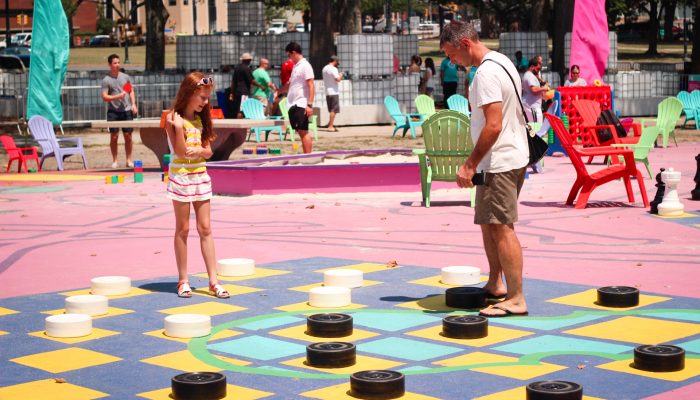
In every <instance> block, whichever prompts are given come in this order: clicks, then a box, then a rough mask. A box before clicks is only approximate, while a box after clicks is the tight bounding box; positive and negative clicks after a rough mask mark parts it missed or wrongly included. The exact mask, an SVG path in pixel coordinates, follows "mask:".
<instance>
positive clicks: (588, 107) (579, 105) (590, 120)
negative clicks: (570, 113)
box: [572, 99, 642, 146]
mask: <svg viewBox="0 0 700 400" xmlns="http://www.w3.org/2000/svg"><path fill="white" fill-rule="evenodd" d="M572 103H573V105H574V107H575V108H576V111H578V113H579V114H580V115H581V118H583V130H584V132H585V134H586V135H589V136H590V142H592V143H593V144H594V145H595V146H607V145H610V144H612V143H637V142H638V141H639V136H641V134H642V127H641V124H639V123H634V122H633V123H627V124H622V127H623V128H625V131H629V130H630V129H632V132H633V133H634V136H631V135H628V136H626V137H619V136H618V135H617V130H616V129H615V126H614V125H609V124H605V125H599V124H598V117H599V116H600V103H598V102H597V101H594V100H584V99H578V100H574V101H573V102H572ZM602 129H609V130H610V132H611V133H612V139H610V140H606V141H600V140H599V138H598V135H597V131H599V130H602ZM587 143H588V141H587V140H584V144H587Z"/></svg>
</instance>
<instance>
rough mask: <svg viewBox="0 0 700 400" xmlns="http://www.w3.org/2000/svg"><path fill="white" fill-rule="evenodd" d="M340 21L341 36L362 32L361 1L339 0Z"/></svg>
mask: <svg viewBox="0 0 700 400" xmlns="http://www.w3.org/2000/svg"><path fill="white" fill-rule="evenodd" d="M338 8H339V9H340V19H339V20H338V28H339V29H338V31H339V32H340V34H341V35H355V34H358V33H361V32H362V12H361V10H360V0H339V1H338Z"/></svg>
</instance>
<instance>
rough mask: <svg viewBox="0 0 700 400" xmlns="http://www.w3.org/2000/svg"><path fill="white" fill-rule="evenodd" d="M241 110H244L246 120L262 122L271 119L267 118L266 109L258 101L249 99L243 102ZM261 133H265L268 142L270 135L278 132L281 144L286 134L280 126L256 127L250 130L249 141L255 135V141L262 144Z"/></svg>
mask: <svg viewBox="0 0 700 400" xmlns="http://www.w3.org/2000/svg"><path fill="white" fill-rule="evenodd" d="M241 109H242V110H243V115H245V118H246V119H255V120H260V119H269V118H268V117H266V116H265V108H264V106H263V105H262V103H261V102H260V101H258V100H257V99H251V98H249V99H247V100H246V101H244V102H243V104H242V105H241ZM260 131H263V132H265V141H266V142H267V138H268V136H269V135H270V132H275V131H276V132H277V133H279V135H280V142H281V141H282V139H283V137H284V134H283V132H282V126H279V125H270V126H256V127H253V128H250V133H248V140H250V135H252V134H253V133H255V141H256V142H258V143H260Z"/></svg>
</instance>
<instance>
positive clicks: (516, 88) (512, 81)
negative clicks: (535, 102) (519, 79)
mask: <svg viewBox="0 0 700 400" xmlns="http://www.w3.org/2000/svg"><path fill="white" fill-rule="evenodd" d="M486 61H491V62H494V63H496V64H498V65H500V66H501V68H503V70H504V71H505V72H506V75H508V79H510V82H511V83H512V84H513V89H514V90H515V96H516V97H517V98H518V104H520V111H522V113H523V117H525V123H526V124H527V123H529V122H530V120H528V119H527V114H526V113H525V107H523V101H522V100H521V99H520V95H519V94H518V87H517V86H515V80H513V77H512V76H510V73H509V72H508V70H507V69H506V67H505V66H504V65H503V64H501V63H499V62H498V61H496V60H492V59H490V58H487V59H485V60H484V61H482V62H481V63H482V64H483V63H485V62H486Z"/></svg>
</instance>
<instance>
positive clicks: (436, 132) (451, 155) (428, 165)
mask: <svg viewBox="0 0 700 400" xmlns="http://www.w3.org/2000/svg"><path fill="white" fill-rule="evenodd" d="M423 138H424V140H425V149H414V150H413V153H414V154H416V155H418V164H419V165H420V182H421V192H422V196H423V204H424V205H425V207H430V186H431V184H432V182H433V181H442V182H456V181H457V171H458V170H459V167H460V166H461V165H462V164H464V161H465V160H466V159H467V157H469V155H470V154H471V152H472V150H473V149H474V144H473V143H472V137H471V126H470V123H469V117H467V116H466V115H464V114H462V113H460V112H457V111H453V110H442V111H440V112H438V113H436V114H435V115H433V116H432V117H430V118H428V119H427V120H426V121H425V122H424V123H423ZM475 195H476V189H475V188H471V202H470V204H471V206H472V207H474V201H475V197H476V196H475Z"/></svg>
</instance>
